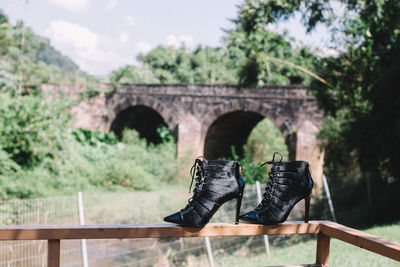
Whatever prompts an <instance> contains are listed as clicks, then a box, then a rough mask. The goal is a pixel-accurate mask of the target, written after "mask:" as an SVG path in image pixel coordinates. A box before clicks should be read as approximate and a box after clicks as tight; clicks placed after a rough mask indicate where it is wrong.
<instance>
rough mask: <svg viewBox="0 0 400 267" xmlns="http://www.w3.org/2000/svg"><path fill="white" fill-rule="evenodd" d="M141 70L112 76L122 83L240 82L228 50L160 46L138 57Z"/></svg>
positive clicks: (122, 70) (126, 70) (126, 69)
mask: <svg viewBox="0 0 400 267" xmlns="http://www.w3.org/2000/svg"><path fill="white" fill-rule="evenodd" d="M138 60H139V61H140V62H141V63H142V66H141V67H135V66H130V65H127V66H125V67H122V68H120V69H118V70H116V71H113V72H112V73H111V74H110V75H109V80H110V81H111V82H118V83H209V84H215V83H236V81H237V80H236V76H235V69H234V64H233V61H232V60H231V59H230V58H229V56H228V54H227V51H226V49H222V48H211V47H202V46H198V47H197V48H196V49H194V50H193V51H189V50H188V49H187V48H185V47H183V46H182V47H180V48H178V49H176V48H174V47H163V46H159V47H157V48H154V49H153V50H151V51H150V52H148V53H147V54H141V55H139V56H138Z"/></svg>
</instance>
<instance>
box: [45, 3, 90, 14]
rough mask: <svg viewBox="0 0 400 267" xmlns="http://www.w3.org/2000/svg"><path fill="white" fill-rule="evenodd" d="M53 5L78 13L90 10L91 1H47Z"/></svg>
mask: <svg viewBox="0 0 400 267" xmlns="http://www.w3.org/2000/svg"><path fill="white" fill-rule="evenodd" d="M47 1H48V2H50V3H51V4H53V5H55V6H57V7H59V8H62V9H66V10H68V11H71V12H74V13H78V12H83V11H86V10H87V9H88V8H89V0H47Z"/></svg>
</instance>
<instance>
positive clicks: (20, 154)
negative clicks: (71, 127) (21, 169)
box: [0, 94, 67, 167]
mask: <svg viewBox="0 0 400 267" xmlns="http://www.w3.org/2000/svg"><path fill="white" fill-rule="evenodd" d="M63 108H64V106H62V105H49V104H47V103H46V102H45V101H43V99H42V98H41V97H35V96H24V97H21V98H13V97H11V96H10V95H9V94H0V145H1V147H2V149H3V150H4V151H5V152H7V153H8V154H9V155H10V157H11V158H12V159H13V160H14V161H15V162H16V163H18V164H19V165H22V166H26V167H30V166H33V165H35V164H38V163H40V162H42V161H43V160H44V159H45V158H53V157H55V156H56V154H57V153H58V152H59V150H60V132H62V131H63V130H65V129H66V121H67V118H66V117H65V116H64V115H63V114H62V112H61V111H62V110H63Z"/></svg>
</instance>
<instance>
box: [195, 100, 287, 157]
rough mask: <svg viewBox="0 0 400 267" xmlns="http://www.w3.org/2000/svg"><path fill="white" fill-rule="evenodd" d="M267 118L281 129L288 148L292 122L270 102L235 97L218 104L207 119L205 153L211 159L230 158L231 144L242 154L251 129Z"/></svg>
mask: <svg viewBox="0 0 400 267" xmlns="http://www.w3.org/2000/svg"><path fill="white" fill-rule="evenodd" d="M265 118H266V119H269V120H270V121H271V122H272V123H273V124H274V125H275V126H276V127H277V128H278V129H279V130H280V131H281V133H282V135H283V137H284V139H285V142H286V144H287V145H288V147H289V146H290V145H291V144H290V143H289V142H290V141H291V140H290V138H288V137H289V132H290V127H291V126H290V125H291V124H292V123H290V122H288V121H287V120H285V118H283V117H282V116H279V114H278V113H277V112H276V111H274V110H273V109H272V108H271V107H270V106H269V105H267V104H262V103H260V102H255V101H237V100H235V101H232V102H230V103H229V104H225V105H222V104H221V105H218V106H215V108H214V109H213V110H212V111H210V113H209V116H208V117H207V118H206V119H205V120H204V122H203V138H202V144H203V147H204V155H205V156H206V157H209V158H218V157H228V156H230V155H231V151H230V147H231V145H233V146H235V148H236V152H237V153H238V154H239V155H242V152H243V151H242V150H243V149H242V148H243V145H244V144H246V142H247V139H248V137H249V135H250V133H251V131H252V130H253V129H254V127H255V126H256V125H257V124H258V123H259V122H260V121H261V120H263V119H265ZM289 151H290V150H289ZM292 154H293V153H292ZM290 156H291V157H293V156H294V155H290Z"/></svg>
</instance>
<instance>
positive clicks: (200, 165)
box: [164, 157, 244, 226]
mask: <svg viewBox="0 0 400 267" xmlns="http://www.w3.org/2000/svg"><path fill="white" fill-rule="evenodd" d="M190 174H191V176H192V183H191V184H190V188H189V192H190V189H191V187H192V185H193V181H195V182H196V184H195V186H194V189H193V197H192V198H190V199H189V204H188V205H187V206H186V207H185V208H184V209H182V210H180V211H178V212H176V213H174V214H171V215H169V216H167V217H165V218H164V221H166V222H171V223H177V224H180V225H184V226H203V225H205V224H207V223H208V222H209V221H210V219H211V217H212V216H213V215H214V213H215V212H216V211H217V210H218V208H219V207H220V206H221V205H222V204H224V203H225V202H227V201H229V200H232V199H235V198H236V199H237V202H236V220H235V222H236V223H238V222H239V218H238V217H239V212H240V206H241V203H242V197H243V190H244V181H243V177H242V174H241V169H240V163H239V162H237V161H224V160H206V159H205V158H204V157H198V158H197V159H196V160H195V162H194V164H193V167H192V168H191V170H190Z"/></svg>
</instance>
